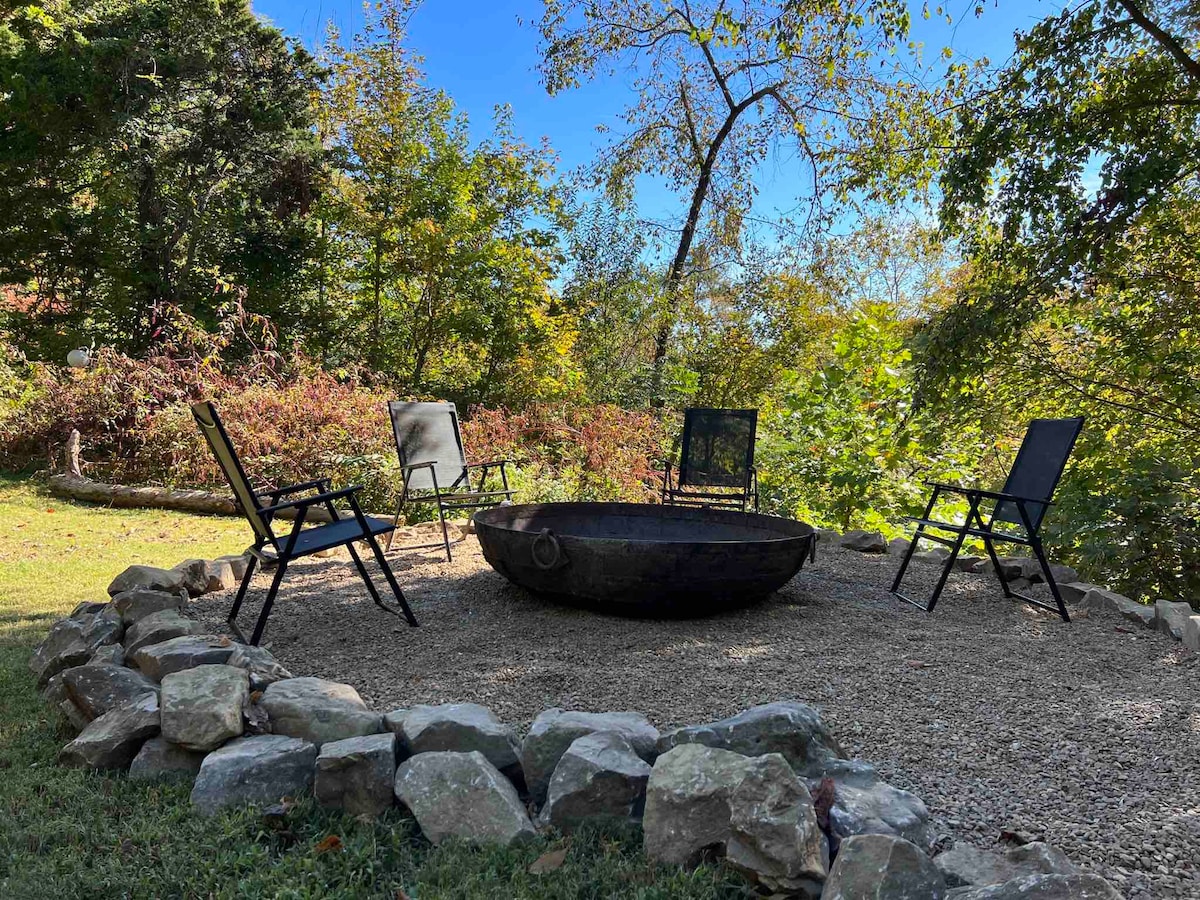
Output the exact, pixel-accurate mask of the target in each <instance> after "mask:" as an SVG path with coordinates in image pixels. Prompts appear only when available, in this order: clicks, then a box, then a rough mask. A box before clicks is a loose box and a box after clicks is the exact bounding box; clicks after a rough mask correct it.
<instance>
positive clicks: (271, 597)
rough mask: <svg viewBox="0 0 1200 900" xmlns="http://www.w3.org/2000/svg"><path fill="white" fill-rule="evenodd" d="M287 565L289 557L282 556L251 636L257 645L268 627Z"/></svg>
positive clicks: (251, 640) (251, 639) (253, 643)
mask: <svg viewBox="0 0 1200 900" xmlns="http://www.w3.org/2000/svg"><path fill="white" fill-rule="evenodd" d="M287 567H288V560H287V558H286V557H281V558H280V560H279V566H278V568H276V569H275V577H274V578H272V579H271V588H270V590H268V591H267V599H266V600H264V601H263V608H262V612H261V613H259V614H258V623H257V624H256V625H255V626H254V634H253V635H251V637H250V643H251V644H252V645H253V646H255V647H257V646H258V642H259V640H260V639H261V638H262V633H263V630H264V629H265V628H266V627H267V616H269V615H270V614H271V607H272V606H274V605H275V595H276V594H277V593H278V592H279V584H280V582H282V581H283V573H284V572H286V571H287Z"/></svg>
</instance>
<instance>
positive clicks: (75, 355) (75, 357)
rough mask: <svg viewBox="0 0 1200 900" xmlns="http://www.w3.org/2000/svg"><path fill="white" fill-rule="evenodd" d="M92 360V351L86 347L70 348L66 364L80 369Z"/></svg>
mask: <svg viewBox="0 0 1200 900" xmlns="http://www.w3.org/2000/svg"><path fill="white" fill-rule="evenodd" d="M91 361H92V352H91V351H90V350H88V349H87V348H86V347H80V348H79V349H78V350H72V351H71V352H70V353H68V354H67V365H69V366H73V367H74V368H76V369H82V368H85V367H86V366H87V364H88V363H90V362H91Z"/></svg>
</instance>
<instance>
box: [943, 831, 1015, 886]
mask: <svg viewBox="0 0 1200 900" xmlns="http://www.w3.org/2000/svg"><path fill="white" fill-rule="evenodd" d="M933 864H934V865H935V866H937V867H938V870H939V871H940V872H941V873H942V876H943V877H944V878H945V879H946V884H947V885H948V886H949V887H963V886H967V885H984V884H999V883H1001V882H1003V881H1008V880H1010V879H1012V878H1016V877H1017V876H1018V875H1020V874H1022V872H1021V870H1020V869H1019V868H1018V867H1017V866H1016V865H1015V864H1014V863H1012V862H1010V861H1009V860H1007V859H1005V858H1004V857H1003V856H1001V855H1000V854H999V853H993V852H992V851H990V850H981V849H980V848H978V847H973V846H972V845H970V844H964V843H962V842H961V841H960V842H959V843H957V844H955V845H954V846H953V847H951V848H950V849H949V850H944V851H942V852H941V853H939V854H938V855H937V856H935V857H934V858H933Z"/></svg>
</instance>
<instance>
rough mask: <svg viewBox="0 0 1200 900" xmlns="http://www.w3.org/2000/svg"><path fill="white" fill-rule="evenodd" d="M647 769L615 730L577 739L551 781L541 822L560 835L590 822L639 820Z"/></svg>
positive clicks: (643, 803)
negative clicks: (593, 820) (591, 820)
mask: <svg viewBox="0 0 1200 900" xmlns="http://www.w3.org/2000/svg"><path fill="white" fill-rule="evenodd" d="M649 777H650V766H649V765H648V764H647V763H646V762H645V760H643V759H642V758H641V757H640V756H638V755H637V754H636V753H635V752H634V750H633V746H632V745H631V744H630V743H629V741H628V740H627V739H626V738H625V737H624V736H623V735H620V734H618V733H616V732H615V731H600V732H597V733H595V734H586V735H584V736H583V737H581V738H576V739H575V740H574V741H572V742H571V746H570V747H568V748H567V751H566V753H564V754H563V755H562V758H561V759H559V761H558V765H557V766H556V767H555V769H554V775H553V776H552V777H551V779H550V790H549V794H548V795H547V798H546V805H545V806H544V807H543V808H542V812H541V816H540V819H539V822H540V823H541V824H543V825H553V826H554V827H555V828H557V829H559V830H560V831H563V832H570V831H572V830H574V829H575V828H576V827H577V826H578V825H579V824H580V823H582V822H584V821H585V820H588V819H595V818H609V819H613V818H615V819H623V820H626V821H629V820H631V819H639V818H641V814H642V808H643V807H644V806H645V800H646V781H647V779H649Z"/></svg>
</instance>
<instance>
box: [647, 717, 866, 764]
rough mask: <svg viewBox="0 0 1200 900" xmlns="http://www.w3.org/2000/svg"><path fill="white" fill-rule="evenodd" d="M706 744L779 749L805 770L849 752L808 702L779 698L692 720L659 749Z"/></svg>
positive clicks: (755, 751)
mask: <svg viewBox="0 0 1200 900" xmlns="http://www.w3.org/2000/svg"><path fill="white" fill-rule="evenodd" d="M680 744H703V745H704V746H706V747H717V748H720V749H722V750H730V751H732V752H734V753H740V754H742V755H743V756H761V755H763V754H764V753H779V754H781V755H782V756H783V758H784V759H786V760H787V761H788V762H789V763H791V765H792V768H794V769H795V770H796V771H797V772H798V773H800V774H801V775H805V776H807V775H809V774H815V773H820V772H823V771H824V770H825V768H826V767H827V765H828V764H829V763H830V762H831V761H833V760H837V759H841V758H842V757H843V756H844V755H845V754H844V753H843V752H842V748H841V746H840V745H839V744H838V742H837V741H836V740H834V737H833V735H832V734H830V732H829V729H828V728H826V727H825V723H824V722H823V721H822V720H821V714H820V713H819V712H818V711H817V710H816V709H815V708H814V707H812V706H809V705H808V704H806V703H797V702H794V701H790V700H781V701H778V702H776V703H767V704H764V705H762V706H755V707H753V708H751V709H747V710H745V711H743V712H740V713H738V714H737V715H735V716H730V717H729V718H728V719H720V720H719V721H716V722H710V723H708V724H707V725H690V726H688V727H686V728H677V729H676V730H674V731H671V732H668V733H667V734H664V735H663V736H662V738H661V739H660V740H659V742H658V750H659V752H660V753H665V752H667V751H668V750H670V749H672V748H673V747H677V746H679V745H680Z"/></svg>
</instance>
